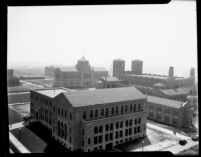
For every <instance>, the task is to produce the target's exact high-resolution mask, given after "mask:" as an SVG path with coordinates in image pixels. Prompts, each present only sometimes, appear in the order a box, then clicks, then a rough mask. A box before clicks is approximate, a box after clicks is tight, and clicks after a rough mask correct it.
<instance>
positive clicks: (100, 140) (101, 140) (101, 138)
mask: <svg viewBox="0 0 201 157" xmlns="http://www.w3.org/2000/svg"><path fill="white" fill-rule="evenodd" d="M102 142H103V136H102V135H101V136H99V143H102Z"/></svg>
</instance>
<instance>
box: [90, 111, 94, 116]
mask: <svg viewBox="0 0 201 157" xmlns="http://www.w3.org/2000/svg"><path fill="white" fill-rule="evenodd" d="M90 118H93V111H92V110H91V111H90Z"/></svg>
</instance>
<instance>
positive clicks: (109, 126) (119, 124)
mask: <svg viewBox="0 0 201 157" xmlns="http://www.w3.org/2000/svg"><path fill="white" fill-rule="evenodd" d="M133 122H135V125H137V124H140V123H141V118H140V117H139V118H135V121H134V120H132V119H130V120H126V121H125V122H124V123H123V121H121V122H116V123H111V124H106V125H105V131H112V130H113V129H114V127H115V128H116V129H119V128H123V125H124V124H125V126H126V127H128V126H132V124H133ZM102 132H103V126H99V127H98V126H95V127H94V134H97V133H102Z"/></svg>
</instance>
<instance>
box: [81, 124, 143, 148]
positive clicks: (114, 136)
mask: <svg viewBox="0 0 201 157" xmlns="http://www.w3.org/2000/svg"><path fill="white" fill-rule="evenodd" d="M137 133H140V126H138V127H134V128H133V131H132V128H128V129H125V131H124V136H125V137H127V136H130V135H133V134H137ZM103 137H104V138H103ZM122 137H123V130H120V131H116V132H115V134H114V133H113V132H111V133H107V134H105V136H103V135H99V136H94V138H93V144H100V143H103V142H104V141H105V142H107V141H111V140H113V139H115V140H116V139H119V138H122ZM90 144H91V138H88V145H90ZM82 145H83V146H84V140H83V142H82Z"/></svg>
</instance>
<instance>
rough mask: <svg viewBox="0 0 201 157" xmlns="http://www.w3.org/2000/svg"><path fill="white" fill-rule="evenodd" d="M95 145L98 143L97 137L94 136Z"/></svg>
mask: <svg viewBox="0 0 201 157" xmlns="http://www.w3.org/2000/svg"><path fill="white" fill-rule="evenodd" d="M97 143H98V137H97V136H95V137H94V144H97Z"/></svg>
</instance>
